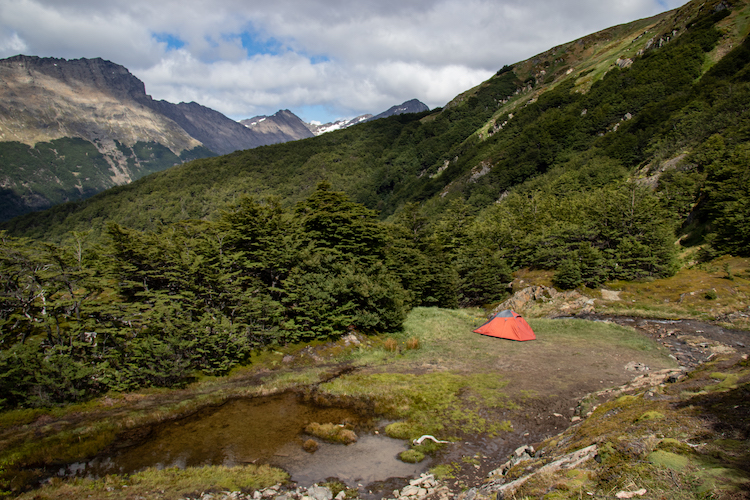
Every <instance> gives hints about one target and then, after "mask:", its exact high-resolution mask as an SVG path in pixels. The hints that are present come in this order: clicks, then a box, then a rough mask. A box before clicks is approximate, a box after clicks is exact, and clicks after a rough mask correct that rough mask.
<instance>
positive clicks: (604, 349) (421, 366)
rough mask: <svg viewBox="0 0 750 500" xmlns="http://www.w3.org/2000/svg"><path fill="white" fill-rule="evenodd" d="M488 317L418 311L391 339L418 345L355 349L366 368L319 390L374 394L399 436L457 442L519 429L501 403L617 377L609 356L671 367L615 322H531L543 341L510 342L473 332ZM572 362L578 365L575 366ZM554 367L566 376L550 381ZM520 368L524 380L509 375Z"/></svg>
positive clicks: (516, 404)
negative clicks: (466, 436)
mask: <svg viewBox="0 0 750 500" xmlns="http://www.w3.org/2000/svg"><path fill="white" fill-rule="evenodd" d="M484 321H485V317H484V315H483V314H482V312H481V311H480V310H444V309H434V308H417V309H415V310H414V311H412V313H411V314H410V316H409V318H408V320H407V322H406V325H405V328H404V332H403V334H402V337H401V338H395V339H392V340H393V343H398V342H399V341H403V340H404V339H417V340H418V342H419V346H420V348H419V349H411V350H401V351H399V350H397V349H394V348H393V347H389V346H388V345H387V344H385V345H383V346H382V347H376V348H375V349H373V350H372V351H367V352H358V353H356V355H355V356H353V358H352V360H353V362H354V363H355V364H358V365H360V366H363V367H365V368H364V369H361V370H358V371H356V372H354V373H351V374H347V375H344V376H341V377H338V378H336V379H335V380H332V381H330V382H327V383H325V384H321V385H320V386H319V388H318V389H319V390H320V391H322V392H323V393H325V394H329V395H331V396H335V397H336V400H338V399H339V398H354V399H357V400H365V401H368V402H369V403H370V404H371V406H372V408H373V409H374V411H375V412H376V413H378V414H380V415H384V416H387V417H389V418H393V419H397V420H398V422H396V423H395V424H391V425H390V426H388V428H387V429H386V431H387V432H388V434H389V435H390V436H392V437H397V438H400V439H409V440H411V439H414V438H417V437H419V436H421V435H423V434H432V435H435V436H440V437H441V439H457V438H459V437H460V435H461V434H462V433H466V434H482V433H487V434H489V435H498V434H499V433H501V432H506V431H510V430H512V428H513V426H512V422H511V421H509V420H508V419H507V417H501V416H500V415H501V414H503V413H506V411H503V410H510V411H515V410H518V411H522V410H523V405H524V404H525V402H526V401H528V400H529V399H533V398H545V397H549V396H550V395H551V394H555V393H558V391H569V390H571V387H574V386H575V385H576V383H577V379H578V378H586V377H589V376H590V377H592V378H596V379H606V382H615V381H616V379H617V377H621V378H622V375H621V374H619V372H618V373H615V372H616V371H617V370H614V369H613V368H612V367H611V366H610V365H611V363H610V361H609V360H610V359H614V361H613V362H615V363H617V369H621V368H622V365H624V364H625V363H627V362H628V361H631V360H638V361H640V362H644V363H646V364H648V365H650V366H652V367H654V368H665V367H671V366H674V362H673V361H672V360H670V359H669V358H668V353H667V352H666V351H665V350H664V349H663V348H660V347H659V346H657V344H655V343H654V342H652V341H651V340H649V339H648V338H646V337H644V336H642V335H639V334H637V333H636V332H635V331H634V330H633V329H630V328H625V327H621V326H618V325H614V324H608V323H592V322H589V321H582V320H574V319H569V320H548V319H529V322H530V324H531V326H532V328H533V329H534V330H535V332H536V334H537V340H535V341H532V342H513V341H507V340H500V339H496V338H492V337H486V336H481V335H477V334H474V333H473V332H472V330H473V329H474V328H476V327H477V326H479V325H480V324H481V323H483V322H484ZM391 345H392V344H391ZM571 359H573V360H575V361H576V363H577V364H578V365H579V366H578V368H580V371H577V370H571V367H570V361H571ZM563 370H564V373H562V372H563ZM557 371H560V372H561V374H560V375H559V376H557V377H554V378H553V379H551V378H550V374H551V373H555V372H557ZM517 372H522V373H523V374H524V375H523V378H522V379H520V380H519V379H518V378H517V377H510V376H509V375H508V374H509V373H517ZM511 380H512V382H511ZM535 381H540V382H535ZM602 383H605V381H604V380H603V381H602ZM594 388H595V387H594V386H591V389H592V390H593V389H594Z"/></svg>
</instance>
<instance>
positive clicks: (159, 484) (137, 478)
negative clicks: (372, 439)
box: [18, 465, 289, 500]
mask: <svg viewBox="0 0 750 500" xmlns="http://www.w3.org/2000/svg"><path fill="white" fill-rule="evenodd" d="M288 479H289V476H288V474H287V473H285V472H284V471H282V470H280V469H277V468H274V467H270V466H267V465H257V466H256V465H247V466H241V467H222V466H210V467H192V468H188V469H176V468H172V469H162V470H158V469H148V470H146V471H143V472H138V473H136V474H133V475H131V476H116V475H113V476H107V477H105V478H103V479H97V480H91V479H77V480H73V481H67V482H62V481H59V480H56V481H53V482H52V483H51V484H49V485H46V486H44V487H42V488H40V489H39V490H35V491H32V492H30V493H27V494H24V495H21V496H19V497H18V498H21V499H32V498H33V499H39V500H42V499H49V500H56V499H73V498H98V499H111V500H119V499H123V500H124V499H133V498H144V499H157V498H158V499H163V500H173V499H174V500H176V499H178V498H184V497H185V496H188V495H200V494H201V493H202V492H221V491H251V490H256V489H260V488H265V487H268V486H272V485H274V484H278V483H285V482H286V481H287V480H288Z"/></svg>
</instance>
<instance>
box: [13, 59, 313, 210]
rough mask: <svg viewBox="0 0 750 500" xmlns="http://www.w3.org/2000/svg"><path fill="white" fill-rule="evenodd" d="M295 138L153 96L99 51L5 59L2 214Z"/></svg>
mask: <svg viewBox="0 0 750 500" xmlns="http://www.w3.org/2000/svg"><path fill="white" fill-rule="evenodd" d="M290 114H291V113H290ZM296 130H298V131H301V132H302V133H304V130H305V127H304V125H298V126H297V127H296ZM298 133H299V132H298ZM308 134H309V133H308ZM308 136H309V135H308ZM296 138H299V136H298V135H292V136H288V137H287V136H283V134H282V135H280V133H269V132H268V131H265V130H259V131H256V130H253V128H248V127H246V126H243V125H242V124H240V123H238V122H236V121H235V120H232V119H230V118H227V117H226V116H224V115H223V114H221V113H219V112H217V111H214V110H212V109H209V108H207V107H205V106H201V105H200V104H197V103H195V102H191V103H179V104H173V103H170V102H167V101H157V100H154V99H152V98H151V96H149V95H147V94H146V90H145V86H144V84H143V82H142V81H140V80H139V79H138V78H136V77H135V76H133V75H132V74H131V73H130V72H129V71H128V70H127V69H126V68H124V67H123V66H120V65H118V64H115V63H112V62H110V61H105V60H103V59H100V58H97V59H74V60H66V59H58V58H41V57H36V56H24V55H19V56H14V57H10V58H7V59H2V60H0V220H7V219H10V218H12V217H15V216H18V215H21V214H23V213H26V212H30V211H34V210H40V209H44V208H48V207H50V206H53V205H56V204H58V203H62V202H65V201H72V200H78V199H83V198H86V197H89V196H91V195H93V194H95V193H98V192H100V191H103V190H104V189H107V188H109V187H113V186H117V185H123V184H127V183H129V182H132V181H134V180H136V179H138V178H140V177H143V176H144V175H147V174H150V173H152V172H156V171H160V170H164V169H166V168H169V167H171V166H174V165H177V164H179V163H182V162H183V161H187V160H192V159H196V158H203V157H208V156H214V155H216V154H227V153H231V152H233V151H237V150H242V149H249V148H254V147H258V146H263V145H267V144H273V143H277V142H283V141H285V140H293V139H296Z"/></svg>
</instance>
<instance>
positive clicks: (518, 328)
mask: <svg viewBox="0 0 750 500" xmlns="http://www.w3.org/2000/svg"><path fill="white" fill-rule="evenodd" d="M474 333H481V334H482V335H489V336H490V337H499V338H501V339H510V340H534V339H535V338H536V335H534V330H532V329H531V327H530V326H529V324H528V323H527V322H526V320H525V319H523V318H522V317H521V315H520V314H518V313H516V312H514V311H511V310H510V309H506V310H504V311H500V312H499V313H497V314H495V315H494V316H492V317H491V318H490V320H489V321H488V322H487V323H485V324H483V325H482V326H480V327H479V328H477V329H476V330H474Z"/></svg>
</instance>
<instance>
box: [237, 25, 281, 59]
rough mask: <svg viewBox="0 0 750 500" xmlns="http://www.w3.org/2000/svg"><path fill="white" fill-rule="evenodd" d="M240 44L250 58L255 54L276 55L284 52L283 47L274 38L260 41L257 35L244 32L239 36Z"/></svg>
mask: <svg viewBox="0 0 750 500" xmlns="http://www.w3.org/2000/svg"><path fill="white" fill-rule="evenodd" d="M239 38H240V41H241V42H242V48H244V49H245V50H246V51H247V55H248V56H249V57H252V56H254V55H257V54H271V55H276V54H280V53H281V52H283V51H284V47H283V45H282V44H281V42H279V41H278V40H276V39H275V38H267V39H262V38H261V37H259V36H258V35H255V34H253V33H250V32H248V31H245V32H244V33H242V34H240V35H239Z"/></svg>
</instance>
